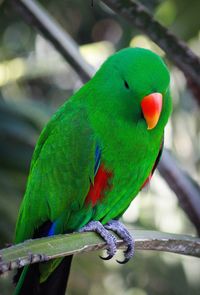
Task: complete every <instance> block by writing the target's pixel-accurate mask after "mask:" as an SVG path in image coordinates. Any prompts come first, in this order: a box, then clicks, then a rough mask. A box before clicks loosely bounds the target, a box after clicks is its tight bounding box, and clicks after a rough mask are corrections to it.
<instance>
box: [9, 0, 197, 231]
mask: <svg viewBox="0 0 200 295" xmlns="http://www.w3.org/2000/svg"><path fill="white" fill-rule="evenodd" d="M10 1H12V2H13V4H14V5H15V7H16V8H17V10H18V11H19V12H20V13H21V14H22V16H23V17H24V18H25V19H26V20H27V21H28V22H29V23H31V24H33V25H34V26H35V27H36V28H37V29H38V31H39V32H40V33H42V34H43V35H44V37H45V38H47V39H48V40H49V41H50V42H51V43H52V44H53V45H54V46H55V47H56V48H57V50H58V52H60V53H61V54H62V55H63V57H64V58H65V60H66V61H67V62H69V63H70V64H71V65H72V66H73V67H74V69H75V70H76V72H77V73H79V74H80V75H81V78H82V81H83V82H85V80H88V79H90V78H91V76H92V73H93V70H91V67H88V64H87V63H86V62H85V61H83V58H82V56H81V55H80V53H79V51H78V45H77V44H76V43H75V42H74V40H71V38H69V36H68V34H67V33H66V32H64V31H63V30H62V29H61V28H60V26H59V25H57V24H56V22H55V21H54V20H53V19H52V18H51V17H50V16H49V15H48V13H47V12H46V11H44V9H43V8H42V7H41V6H40V5H39V4H37V2H36V1H33V0H10ZM102 1H103V2H104V3H106V4H107V5H108V6H109V7H110V8H112V9H113V10H115V11H116V12H117V13H119V14H121V15H122V16H123V17H126V19H128V20H129V21H130V22H131V24H134V25H136V26H137V27H138V28H140V29H141V30H143V31H144V32H145V33H147V34H148V35H149V36H150V37H151V38H152V39H153V40H154V41H155V42H156V43H157V44H159V45H160V46H161V47H162V48H163V49H164V50H165V51H166V53H167V54H168V55H169V56H170V57H171V59H172V60H173V61H174V62H175V63H176V64H177V66H178V67H179V68H180V69H182V70H183V71H184V73H185V75H186V76H190V75H191V78H192V79H193V81H194V83H195V84H196V85H197V86H198V85H199V84H200V79H199V73H200V62H199V59H198V58H197V57H196V56H195V55H194V54H193V53H192V52H191V50H190V49H189V48H188V47H187V46H186V45H185V44H183V43H182V42H181V41H178V40H177V39H176V37H175V36H173V35H172V34H171V33H169V32H168V31H167V30H166V29H165V28H164V27H163V26H161V25H160V24H159V23H158V22H156V21H155V20H153V18H152V16H151V15H150V14H149V13H148V12H147V11H146V9H145V8H144V7H143V6H141V5H140V4H137V3H136V2H132V1H130V0H102ZM177 169H178V170H177ZM174 170H176V171H178V173H173V171H174ZM160 171H161V174H162V176H163V177H164V178H165V179H166V181H167V183H168V185H169V186H170V187H171V188H172V190H173V191H174V192H175V193H176V195H177V197H178V198H179V201H180V204H181V206H182V208H183V209H184V210H185V212H186V214H187V215H188V217H189V218H190V220H191V221H192V222H193V224H194V225H195V227H196V229H197V231H198V233H199V231H200V230H199V228H200V226H199V223H200V215H199V212H200V201H199V200H198V198H200V196H199V193H198V192H197V191H196V193H195V194H194V193H193V191H194V190H195V187H197V188H198V190H199V191H200V189H199V186H198V185H197V184H195V185H193V184H192V183H190V186H188V185H189V184H188V182H184V179H185V177H186V176H185V173H183V172H182V171H181V170H180V169H179V168H177V166H176V165H175V163H174V160H172V157H171V164H170V167H169V166H168V163H167V161H165V160H162V159H161V166H160ZM177 175H179V176H178V177H177ZM180 179H183V181H181V182H180V181H179V180H180ZM177 183H179V184H178V185H177ZM181 185H183V188H182V189H181ZM187 186H188V187H187ZM190 188H191V190H190ZM185 192H187V193H185ZM182 193H183V196H182ZM197 196H198V197H197ZM186 204H187V205H186ZM192 216H194V217H192Z"/></svg>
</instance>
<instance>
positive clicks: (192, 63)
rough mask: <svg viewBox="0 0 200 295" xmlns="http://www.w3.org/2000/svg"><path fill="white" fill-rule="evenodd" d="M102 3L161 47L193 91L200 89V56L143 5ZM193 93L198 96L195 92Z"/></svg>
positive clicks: (128, 0)
mask: <svg viewBox="0 0 200 295" xmlns="http://www.w3.org/2000/svg"><path fill="white" fill-rule="evenodd" d="M102 2H104V3H105V4H106V5H107V6H108V7H110V8H111V9H112V10H114V11H115V12H116V13H117V14H119V15H121V16H122V17H123V18H124V19H125V20H127V21H128V22H129V23H130V24H132V25H134V26H136V27H137V28H138V29H139V30H141V31H142V32H144V33H145V34H146V35H148V36H149V37H150V38H151V39H152V40H153V41H154V42H155V43H156V44H157V45H159V46H160V47H161V48H162V49H163V50H164V51H165V52H166V53H167V55H168V56H169V58H170V59H171V60H172V61H173V62H174V64H175V65H177V67H178V68H179V69H181V71H183V73H184V74H185V77H186V79H189V82H190V85H191V80H192V85H193V88H192V89H194V88H195V89H196V88H198V89H199V88H200V79H199V75H200V59H199V58H198V56H196V55H195V54H194V53H193V52H192V51H191V49H190V48H189V47H188V46H187V45H186V44H185V43H184V42H183V41H181V40H179V39H178V38H177V37H176V36H175V35H173V34H172V33H171V32H170V31H169V30H167V29H166V28H165V27H164V26H162V25H161V24H160V23H159V22H158V21H156V20H155V19H154V18H153V16H152V15H151V14H150V13H149V12H148V10H147V9H146V8H145V7H144V6H143V5H141V4H139V3H138V2H136V1H134V0H102ZM193 93H194V94H196V92H195V91H193ZM195 98H196V99H197V101H198V103H199V104H200V96H199V95H196V96H195Z"/></svg>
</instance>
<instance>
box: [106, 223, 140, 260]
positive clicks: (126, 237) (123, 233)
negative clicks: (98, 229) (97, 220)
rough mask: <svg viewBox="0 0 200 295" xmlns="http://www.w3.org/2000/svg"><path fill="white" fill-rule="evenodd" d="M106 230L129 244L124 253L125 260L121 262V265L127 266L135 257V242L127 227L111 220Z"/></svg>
mask: <svg viewBox="0 0 200 295" xmlns="http://www.w3.org/2000/svg"><path fill="white" fill-rule="evenodd" d="M105 228H106V229H108V230H112V231H114V232H115V233H116V234H117V235H118V236H119V237H120V238H122V240H123V241H124V242H125V243H126V244H127V249H126V250H125V251H124V260H123V261H119V260H117V262H118V263H120V264H125V263H126V262H128V261H129V260H130V259H131V258H132V257H133V256H134V248H135V247H134V245H135V243H134V240H133V238H132V236H131V235H130V233H129V232H128V230H127V229H126V228H125V226H124V225H123V224H122V223H121V222H119V221H118V220H111V221H109V222H108V223H107V224H106V225H105Z"/></svg>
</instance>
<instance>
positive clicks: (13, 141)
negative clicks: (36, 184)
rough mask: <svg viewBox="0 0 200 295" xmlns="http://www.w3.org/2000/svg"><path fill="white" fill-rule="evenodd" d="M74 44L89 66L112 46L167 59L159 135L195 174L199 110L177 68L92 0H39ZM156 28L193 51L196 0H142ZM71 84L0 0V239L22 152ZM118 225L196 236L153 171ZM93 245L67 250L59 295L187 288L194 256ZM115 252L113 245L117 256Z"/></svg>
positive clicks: (8, 229) (194, 286)
mask: <svg viewBox="0 0 200 295" xmlns="http://www.w3.org/2000/svg"><path fill="white" fill-rule="evenodd" d="M40 2H41V3H42V4H43V5H44V7H45V8H46V9H47V10H48V11H49V12H50V13H51V14H52V15H53V17H54V18H55V19H56V20H57V21H58V22H59V23H60V24H61V26H62V27H63V28H64V29H65V30H67V31H68V33H69V34H70V35H71V36H72V37H73V38H74V39H75V40H76V42H78V44H80V51H81V54H82V55H83V56H84V58H85V59H86V60H87V61H88V63H90V64H91V65H92V66H93V67H95V69H98V67H99V66H100V64H101V63H102V62H103V61H104V60H105V59H106V58H107V57H108V56H109V55H110V54H112V53H113V52H115V51H116V50H118V49H120V48H123V47H127V46H140V47H145V48H150V49H152V50H153V51H155V52H157V53H158V54H160V55H161V56H162V57H163V58H164V59H165V61H166V63H167V64H168V66H169V67H170V71H171V92H172V97H173V105H174V110H173V114H172V117H171V119H170V122H169V124H168V126H167V130H166V136H165V139H166V140H165V142H166V147H167V148H169V149H170V150H171V151H172V153H173V155H174V157H175V159H176V160H177V162H178V163H179V165H180V166H181V167H182V168H183V170H185V171H187V172H188V173H189V175H190V176H191V177H192V178H193V179H194V180H195V181H197V182H199V178H200V151H199V146H200V116H199V110H198V106H197V103H196V102H195V100H194V99H193V97H192V93H191V92H190V90H189V89H188V88H187V85H186V81H185V78H184V76H183V74H182V73H181V72H180V71H179V70H178V69H177V68H176V67H175V66H174V65H173V64H171V63H170V61H169V60H168V59H167V57H166V56H165V53H164V52H163V51H162V50H161V49H160V48H158V47H157V45H156V44H154V43H153V42H151V41H150V40H149V39H148V38H147V37H146V36H145V35H143V34H141V32H139V31H137V29H134V28H132V27H131V26H129V25H128V24H127V23H126V22H125V21H124V20H123V19H121V18H120V17H118V16H117V15H116V14H113V13H112V12H111V11H110V9H108V8H107V7H106V6H105V5H103V4H102V3H100V2H99V1H94V6H93V7H91V1H90V0H87V1H81V0H57V1H53V0H49V1H40ZM140 2H142V3H143V4H144V5H146V6H147V7H148V8H149V9H150V11H151V12H152V13H153V14H154V16H155V18H156V19H157V20H159V21H160V22H161V23H162V24H164V25H165V26H166V27H168V28H170V30H171V31H172V32H174V33H175V34H176V35H177V36H178V37H179V38H181V39H183V40H184V41H185V42H186V43H187V44H188V46H189V47H191V49H192V50H193V51H194V52H195V53H196V54H197V55H200V30H199V29H200V17H199V11H200V1H199V0H190V1H188V0H148V1H147V0H143V1H140ZM80 86H81V81H80V79H79V77H78V76H77V75H76V74H75V72H74V71H73V69H71V67H70V66H69V65H68V64H66V62H65V61H64V60H63V59H62V57H61V56H60V54H59V53H58V52H56V51H55V50H54V48H53V47H52V46H51V45H50V44H49V43H48V42H47V41H46V40H45V39H44V38H43V37H42V36H41V35H39V34H38V33H37V31H36V30H34V29H33V28H32V27H30V26H28V25H27V24H26V23H25V22H24V20H23V19H22V17H21V16H19V15H18V14H17V13H16V11H15V10H14V9H13V7H12V6H10V4H9V1H3V0H0V247H4V246H5V244H6V243H10V242H12V239H13V233H14V226H15V222H16V217H17V212H18V208H19V204H20V201H21V199H22V197H23V193H24V190H25V185H26V179H27V175H28V171H29V165H30V160H31V155H32V153H33V149H34V145H35V143H36V140H37V138H38V136H39V134H40V132H41V129H42V128H43V126H44V125H45V123H46V122H47V121H48V120H49V118H50V116H51V115H52V114H53V113H54V112H55V110H56V109H57V108H58V107H59V106H60V105H61V104H62V103H63V102H64V101H65V100H66V99H67V98H69V97H70V95H71V94H72V93H74V91H76V90H77V89H78V88H79V87H80ZM123 220H124V222H126V223H127V225H128V227H131V228H134V227H135V228H141V229H153V230H158V231H166V232H173V233H180V234H182V233H184V234H194V235H195V234H196V232H195V228H194V226H193V225H192V224H191V223H190V221H189V220H188V218H187V216H186V214H185V213H184V211H183V210H182V209H181V208H180V206H179V204H178V201H177V198H176V196H175V194H174V193H173V192H172V191H171V190H170V189H169V187H168V186H167V184H166V182H165V181H164V180H163V179H162V178H161V177H160V176H159V174H158V173H157V172H156V174H155V176H154V177H153V180H152V183H151V186H150V188H149V189H148V190H145V192H141V193H140V195H139V197H137V198H136V200H135V201H133V203H132V204H131V206H130V208H129V209H128V211H127V212H126V213H125V215H124V217H123ZM97 254H98V253H89V254H84V255H79V256H77V257H75V259H74V261H73V266H72V271H71V276H70V283H69V289H68V294H70V295H76V294H77V295H78V294H90V295H93V294H95V295H98V294H108V295H112V294H115V295H121V294H125V295H132V294H133V295H161V294H162V295H169V294H170V295H183V294H184V295H197V294H199V293H200V280H199V278H200V263H199V260H198V259H196V258H190V257H184V256H181V255H176V254H168V253H159V252H153V251H148V252H147V251H146V252H136V255H135V259H134V260H133V261H131V262H129V263H128V264H127V265H123V266H121V265H119V264H117V263H116V262H115V260H112V261H110V262H104V261H102V260H100V259H99V258H98V255H97ZM118 255H119V256H120V255H121V254H120V253H119V254H118ZM12 290H13V287H12V285H11V274H5V275H4V276H3V277H2V278H0V295H8V294H11V293H12Z"/></svg>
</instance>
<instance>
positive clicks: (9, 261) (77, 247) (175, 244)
mask: <svg viewBox="0 0 200 295" xmlns="http://www.w3.org/2000/svg"><path fill="white" fill-rule="evenodd" d="M129 231H130V233H131V234H132V236H133V237H134V240H135V248H136V249H137V250H158V251H166V252H172V253H177V254H183V255H190V256H195V257H200V239H198V238H194V237H191V236H185V235H174V234H169V233H161V232H154V231H142V230H129ZM116 237H117V236H116ZM117 247H118V248H125V245H124V243H123V242H122V240H120V239H119V238H117ZM100 249H106V243H105V242H104V241H103V240H102V239H101V238H100V237H99V236H98V235H97V234H95V233H91V232H90V233H74V234H67V235H57V236H54V237H48V238H41V239H35V240H27V241H25V242H24V243H22V244H18V245H15V246H11V247H9V248H5V249H2V250H0V274H2V273H5V272H7V271H9V270H13V269H16V268H20V267H23V266H25V265H28V264H32V263H37V262H42V261H48V260H51V259H54V258H58V257H64V256H68V255H72V254H79V253H83V252H89V251H94V250H100Z"/></svg>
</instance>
